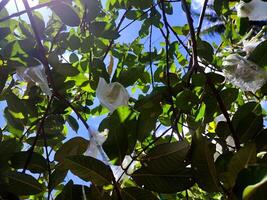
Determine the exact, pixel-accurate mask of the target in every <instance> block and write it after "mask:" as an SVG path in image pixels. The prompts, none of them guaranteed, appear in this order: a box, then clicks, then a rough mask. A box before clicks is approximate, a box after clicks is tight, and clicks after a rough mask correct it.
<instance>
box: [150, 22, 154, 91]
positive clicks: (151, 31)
mask: <svg viewBox="0 0 267 200" xmlns="http://www.w3.org/2000/svg"><path fill="white" fill-rule="evenodd" d="M152 33H153V27H152V24H151V25H150V34H149V68H150V75H151V83H152V88H153V89H154V87H155V85H154V77H153V69H152V55H151V54H152Z"/></svg>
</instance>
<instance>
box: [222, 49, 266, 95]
mask: <svg viewBox="0 0 267 200" xmlns="http://www.w3.org/2000/svg"><path fill="white" fill-rule="evenodd" d="M223 66H224V69H223V72H224V75H225V77H226V79H227V80H228V81H229V82H231V83H232V84H233V85H235V86H237V87H239V88H240V89H242V90H244V91H252V92H256V91H257V90H258V89H260V88H261V87H262V86H263V84H264V83H265V82H266V78H267V74H266V72H265V71H264V70H262V69H260V68H259V67H258V66H257V65H256V64H254V63H252V62H251V61H249V60H247V59H246V58H244V57H241V56H239V55H237V54H231V55H229V56H227V57H226V58H225V59H224V60H223Z"/></svg>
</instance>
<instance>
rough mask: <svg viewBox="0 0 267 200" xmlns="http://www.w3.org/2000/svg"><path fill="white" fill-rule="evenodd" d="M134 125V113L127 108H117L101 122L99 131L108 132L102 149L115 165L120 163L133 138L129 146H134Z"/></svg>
mask: <svg viewBox="0 0 267 200" xmlns="http://www.w3.org/2000/svg"><path fill="white" fill-rule="evenodd" d="M136 123H137V120H136V113H135V112H133V110H132V109H130V108H129V107H127V106H121V107H119V108H117V109H116V110H115V111H114V112H113V113H112V114H111V115H110V116H108V117H107V118H105V119H104V120H103V121H102V122H101V124H100V126H99V130H100V131H104V129H108V130H109V134H108V138H107V140H106V141H105V143H104V144H103V148H104V150H105V152H106V153H107V156H108V157H109V158H110V160H112V161H113V162H114V163H115V164H118V165H120V164H121V163H122V161H123V159H124V157H125V155H126V153H127V149H128V147H129V141H128V140H129V138H133V141H132V142H131V144H132V145H133V146H134V145H135V142H136V139H134V138H136V137H135V134H136Z"/></svg>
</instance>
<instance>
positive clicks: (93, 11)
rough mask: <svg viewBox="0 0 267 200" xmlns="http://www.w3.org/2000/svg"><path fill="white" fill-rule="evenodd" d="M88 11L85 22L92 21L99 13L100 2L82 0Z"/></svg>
mask: <svg viewBox="0 0 267 200" xmlns="http://www.w3.org/2000/svg"><path fill="white" fill-rule="evenodd" d="M82 2H83V3H84V5H85V6H86V8H87V9H88V12H87V13H86V20H87V22H89V23H90V22H92V21H93V20H95V18H96V17H97V16H98V15H99V14H100V13H101V4H100V3H99V1H98V0H82Z"/></svg>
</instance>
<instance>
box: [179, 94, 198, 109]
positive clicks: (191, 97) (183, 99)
mask: <svg viewBox="0 0 267 200" xmlns="http://www.w3.org/2000/svg"><path fill="white" fill-rule="evenodd" d="M175 103H176V106H177V107H178V108H179V109H181V110H182V111H184V112H185V113H190V112H191V110H192V108H193V107H194V106H196V105H197V104H198V103H199V99H198V97H197V96H196V95H195V94H194V93H193V92H192V91H190V90H183V91H182V92H180V93H179V94H177V96H176V101H175Z"/></svg>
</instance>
